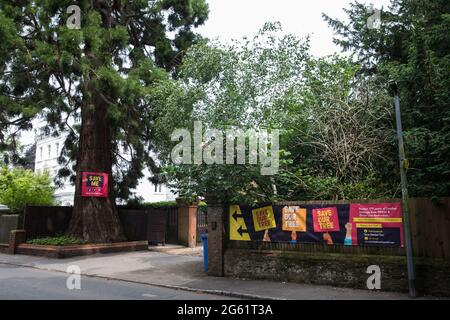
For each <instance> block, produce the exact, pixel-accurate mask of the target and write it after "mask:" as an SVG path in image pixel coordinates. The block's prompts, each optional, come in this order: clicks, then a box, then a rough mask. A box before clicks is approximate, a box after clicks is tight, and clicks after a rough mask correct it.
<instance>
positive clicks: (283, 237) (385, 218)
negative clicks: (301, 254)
mask: <svg viewBox="0 0 450 320" xmlns="http://www.w3.org/2000/svg"><path fill="white" fill-rule="evenodd" d="M228 221H229V224H228V225H229V239H230V240H233V241H273V242H291V243H301V242H303V243H323V244H330V245H331V244H343V245H348V246H351V245H364V246H385V247H386V246H387V247H399V246H402V247H403V224H402V210H401V205H400V203H377V204H358V203H355V204H335V205H334V204H333V205H319V204H304V205H297V204H295V205H271V204H264V205H260V206H258V207H252V206H245V205H232V206H230V208H229V220H228Z"/></svg>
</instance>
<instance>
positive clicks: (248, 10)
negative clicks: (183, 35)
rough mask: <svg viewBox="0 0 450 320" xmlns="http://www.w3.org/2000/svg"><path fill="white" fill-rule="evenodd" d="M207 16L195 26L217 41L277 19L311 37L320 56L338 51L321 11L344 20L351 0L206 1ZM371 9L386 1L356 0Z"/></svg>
mask: <svg viewBox="0 0 450 320" xmlns="http://www.w3.org/2000/svg"><path fill="white" fill-rule="evenodd" d="M207 2H208V3H209V11H210V12H209V19H208V20H207V21H206V23H205V24H204V25H203V26H201V27H200V28H198V29H196V30H197V31H198V32H200V33H201V34H202V35H203V36H205V37H208V38H218V39H219V40H220V41H229V40H230V39H239V38H242V37H243V36H247V37H248V38H249V39H251V38H253V36H255V35H256V33H257V32H258V30H259V29H260V28H261V27H262V26H263V24H264V23H265V22H269V21H270V22H274V21H280V22H281V25H282V28H283V31H284V32H285V33H293V34H296V35H298V36H301V37H304V36H306V35H308V34H309V35H310V37H311V52H312V53H313V54H314V55H317V56H324V55H329V54H333V53H334V52H340V49H339V48H338V47H336V46H335V45H334V44H333V32H332V30H331V28H329V27H328V24H327V23H326V22H325V21H324V20H323V18H322V13H326V14H327V15H329V16H330V17H332V18H339V19H344V18H346V15H345V12H344V11H343V10H342V8H349V7H350V6H349V4H350V3H352V2H354V0H207ZM359 2H363V3H366V4H368V5H369V4H370V3H372V4H373V6H374V8H376V9H381V7H382V6H384V8H387V7H388V5H389V2H390V1H389V0H371V1H370V0H359Z"/></svg>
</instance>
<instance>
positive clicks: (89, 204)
mask: <svg viewBox="0 0 450 320" xmlns="http://www.w3.org/2000/svg"><path fill="white" fill-rule="evenodd" d="M95 100H96V103H95V107H94V106H88V105H84V106H83V108H82V110H81V118H82V122H81V131H80V142H79V150H78V156H77V172H76V179H75V185H76V189H75V199H74V208H73V215H72V220H71V221H70V225H69V229H68V234H69V235H71V236H74V237H77V238H82V239H84V240H86V241H88V242H116V241H123V240H125V237H124V235H123V230H122V225H121V222H120V219H119V215H118V211H117V207H116V204H115V197H114V194H113V189H112V176H111V171H112V149H111V132H110V128H109V126H108V123H107V118H106V113H107V109H108V107H107V103H106V102H105V101H103V100H102V99H100V98H99V99H95ZM85 171H91V172H105V173H108V174H109V179H110V183H109V190H108V193H109V197H107V198H100V197H82V196H81V173H82V172H85Z"/></svg>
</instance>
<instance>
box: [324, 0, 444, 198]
mask: <svg viewBox="0 0 450 320" xmlns="http://www.w3.org/2000/svg"><path fill="white" fill-rule="evenodd" d="M346 12H347V15H348V21H349V22H348V23H345V22H343V21H339V20H336V19H333V18H331V17H329V16H326V15H325V16H324V17H325V20H326V21H328V22H329V24H330V26H331V27H332V28H333V29H334V31H335V34H336V37H335V42H336V43H337V44H338V45H340V46H342V48H343V50H345V51H348V52H350V53H353V54H354V56H355V58H356V61H358V62H359V63H360V64H361V65H362V68H361V74H362V75H376V76H377V77H379V78H380V79H383V80H384V81H385V82H387V81H388V80H395V81H396V82H397V83H398V87H399V93H400V99H401V101H400V102H401V108H402V120H403V127H404V134H405V149H406V156H407V157H408V158H409V160H410V167H409V170H408V180H409V187H410V192H411V194H412V195H414V196H445V195H449V194H450V162H449V160H448V159H450V148H449V146H450V104H449V103H450V102H449V101H450V99H449V98H450V96H449V94H450V90H449V89H450V33H449V32H448V30H449V29H450V3H449V2H448V1H445V0H392V1H391V4H390V6H389V8H384V9H383V10H382V12H381V25H380V28H379V29H369V28H367V26H366V21H367V18H368V17H369V15H370V14H371V13H370V12H369V7H367V6H366V5H364V4H362V3H359V2H354V3H353V4H351V6H350V8H347V9H346ZM392 143H393V144H394V143H395V140H393V141H392ZM383 179H384V180H385V181H392V179H396V180H398V174H393V172H392V171H390V170H388V171H384V174H383Z"/></svg>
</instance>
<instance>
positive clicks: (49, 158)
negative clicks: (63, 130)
mask: <svg viewBox="0 0 450 320" xmlns="http://www.w3.org/2000/svg"><path fill="white" fill-rule="evenodd" d="M65 138H66V136H60V137H52V136H45V135H37V136H36V137H35V142H36V158H35V172H39V173H43V172H44V171H48V172H49V173H50V176H51V178H52V179H53V178H54V177H55V176H56V174H57V173H58V170H59V169H60V168H61V165H60V164H59V163H58V157H59V155H60V153H61V149H62V147H63V145H64V141H65ZM149 176H150V172H148V171H147V170H146V172H145V175H144V177H143V178H142V179H141V180H139V184H138V186H137V188H136V189H135V190H133V191H135V194H136V196H140V197H142V198H143V199H144V201H145V202H159V201H171V200H175V198H176V195H175V194H174V193H172V192H171V191H170V190H169V188H168V187H167V186H166V185H161V184H159V185H154V184H152V183H150V182H149V181H148V177H149ZM74 194H75V186H73V185H72V184H71V183H70V182H69V181H68V179H67V181H66V182H65V183H64V185H63V186H62V187H59V188H57V189H56V190H55V199H56V201H58V203H59V204H61V205H73V199H74Z"/></svg>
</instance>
